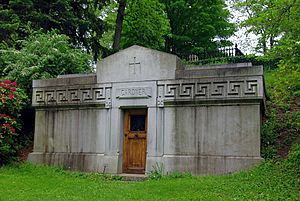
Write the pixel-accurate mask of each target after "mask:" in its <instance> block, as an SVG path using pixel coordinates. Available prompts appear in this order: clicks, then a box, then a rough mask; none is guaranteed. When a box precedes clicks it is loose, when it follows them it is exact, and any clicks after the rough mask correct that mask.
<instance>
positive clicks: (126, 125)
mask: <svg viewBox="0 0 300 201" xmlns="http://www.w3.org/2000/svg"><path fill="white" fill-rule="evenodd" d="M130 115H145V116H146V118H145V131H144V133H145V135H146V139H145V141H146V142H145V144H146V146H145V150H144V151H145V155H144V157H145V164H144V169H145V170H146V162H147V146H148V108H145V107H143V108H126V109H125V108H124V109H123V130H122V139H123V142H122V145H123V160H122V172H123V173H130V174H144V173H145V171H144V172H136V173H134V172H129V171H127V168H126V167H125V165H126V164H125V161H126V148H127V147H126V137H125V134H126V133H128V132H129V129H130Z"/></svg>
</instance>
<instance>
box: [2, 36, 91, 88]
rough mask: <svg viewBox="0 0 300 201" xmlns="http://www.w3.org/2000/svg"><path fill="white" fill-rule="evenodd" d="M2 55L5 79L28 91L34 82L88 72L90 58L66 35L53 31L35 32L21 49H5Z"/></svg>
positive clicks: (24, 42)
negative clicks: (74, 45)
mask: <svg viewBox="0 0 300 201" xmlns="http://www.w3.org/2000/svg"><path fill="white" fill-rule="evenodd" d="M3 54H4V55H3V57H4V60H5V61H6V67H5V69H4V72H5V73H7V78H8V79H12V80H16V81H17V82H18V83H19V84H20V86H21V87H22V88H25V89H26V90H27V92H29V91H31V82H32V80H33V79H45V78H51V77H56V76H57V75H62V74H72V73H83V72H91V67H90V66H91V56H90V55H88V54H86V53H84V52H83V51H81V50H79V49H76V48H74V47H72V46H71V45H70V44H69V38H68V37H67V36H66V35H61V34H57V33H56V32H55V31H52V32H48V33H47V34H44V33H38V32H36V33H34V34H33V35H31V36H30V37H29V38H27V40H25V41H23V42H22V48H21V49H20V50H13V49H8V50H6V51H4V52H3Z"/></svg>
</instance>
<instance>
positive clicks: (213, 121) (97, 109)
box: [29, 46, 264, 174]
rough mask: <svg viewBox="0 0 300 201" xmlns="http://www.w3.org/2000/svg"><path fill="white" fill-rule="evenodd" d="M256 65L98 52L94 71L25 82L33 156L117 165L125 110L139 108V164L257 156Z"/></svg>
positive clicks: (259, 95) (195, 166)
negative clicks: (142, 141)
mask: <svg viewBox="0 0 300 201" xmlns="http://www.w3.org/2000/svg"><path fill="white" fill-rule="evenodd" d="M263 84H264V83H263V68H262V66H252V65H251V64H249V63H247V64H234V65H219V66H209V67H203V66H202V67H201V66H184V65H182V64H181V62H180V60H179V59H178V58H177V57H176V56H174V55H170V54H166V53H161V52H158V51H155V50H151V49H147V48H143V47H139V46H133V47H131V48H128V49H125V50H122V51H120V52H119V53H116V54H114V55H112V56H110V57H107V58H104V59H103V60H102V61H100V62H99V64H98V65H97V76H96V75H94V74H92V75H67V76H60V78H57V79H48V80H36V81H34V82H33V98H32V104H33V106H35V107H36V124H35V140H34V141H35V142H34V152H33V153H31V154H30V156H29V160H30V161H32V162H34V163H45V164H49V165H59V166H62V167H64V168H67V169H72V170H83V171H98V172H108V173H114V174H118V173H122V172H123V152H124V147H123V143H124V113H125V111H126V110H128V109H134V108H145V109H147V156H146V167H145V169H146V171H148V172H149V171H151V170H152V169H153V167H154V166H157V165H159V164H162V165H163V167H164V170H165V173H166V172H172V171H190V172H192V173H193V174H224V173H229V172H234V171H238V170H241V169H245V168H248V167H251V166H252V165H254V164H256V163H258V162H259V161H260V160H261V158H260V125H261V108H262V107H261V106H262V104H264V102H263V101H264V86H263Z"/></svg>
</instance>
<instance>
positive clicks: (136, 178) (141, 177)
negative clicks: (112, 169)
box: [117, 173, 147, 181]
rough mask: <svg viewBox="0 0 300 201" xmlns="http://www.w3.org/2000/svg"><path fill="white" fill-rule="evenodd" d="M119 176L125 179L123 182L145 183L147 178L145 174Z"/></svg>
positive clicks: (123, 174)
mask: <svg viewBox="0 0 300 201" xmlns="http://www.w3.org/2000/svg"><path fill="white" fill-rule="evenodd" d="M117 176H120V177H123V181H145V180H146V179H147V176H146V175H144V174H127V173H122V174H118V175H117Z"/></svg>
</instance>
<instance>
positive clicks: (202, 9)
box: [163, 0, 234, 55]
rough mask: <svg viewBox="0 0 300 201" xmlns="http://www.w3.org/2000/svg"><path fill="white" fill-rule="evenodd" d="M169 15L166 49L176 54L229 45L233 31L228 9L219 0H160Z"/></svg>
mask: <svg viewBox="0 0 300 201" xmlns="http://www.w3.org/2000/svg"><path fill="white" fill-rule="evenodd" d="M163 2H164V4H165V5H166V12H167V15H168V18H169V19H170V25H171V35H169V36H168V37H167V43H166V48H167V51H170V52H172V53H175V54H178V55H186V54H191V53H192V52H201V51H203V50H212V49H216V48H217V47H222V46H224V45H228V41H227V40H226V39H227V38H228V37H229V36H231V35H232V34H233V32H234V25H233V24H232V23H229V11H228V10H227V9H225V6H226V5H225V2H224V1H222V0H214V1H204V0H200V1H199V0H163Z"/></svg>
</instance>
